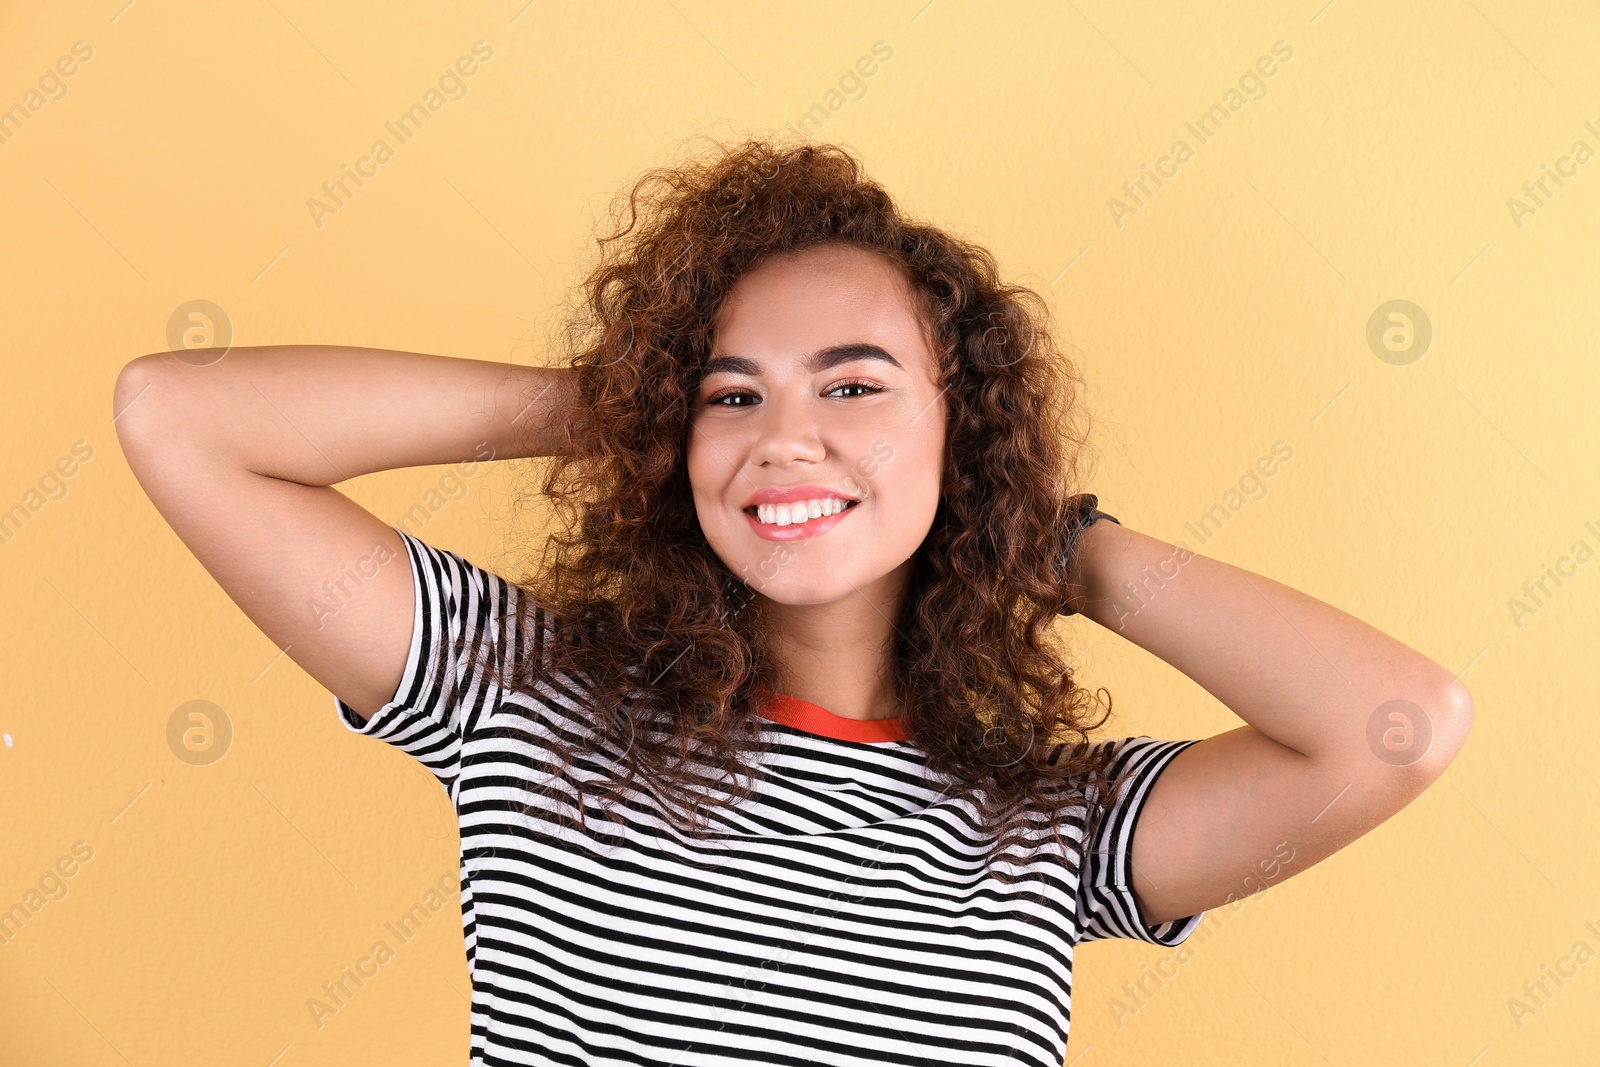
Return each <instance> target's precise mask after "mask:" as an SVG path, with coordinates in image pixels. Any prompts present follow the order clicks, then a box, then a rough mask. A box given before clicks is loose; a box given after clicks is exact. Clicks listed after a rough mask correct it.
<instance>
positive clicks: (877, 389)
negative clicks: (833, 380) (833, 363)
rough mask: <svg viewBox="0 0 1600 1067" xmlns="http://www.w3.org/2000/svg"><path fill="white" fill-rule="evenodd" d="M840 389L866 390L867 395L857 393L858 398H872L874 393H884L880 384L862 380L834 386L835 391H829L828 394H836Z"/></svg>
mask: <svg viewBox="0 0 1600 1067" xmlns="http://www.w3.org/2000/svg"><path fill="white" fill-rule="evenodd" d="M838 389H865V390H866V393H857V394H856V395H857V396H870V395H871V394H873V393H881V392H883V386H881V385H879V384H878V383H876V382H868V381H860V380H858V381H852V382H840V383H839V384H838V385H836V386H834V387H833V389H829V390H828V392H830V393H831V392H834V391H835V390H838Z"/></svg>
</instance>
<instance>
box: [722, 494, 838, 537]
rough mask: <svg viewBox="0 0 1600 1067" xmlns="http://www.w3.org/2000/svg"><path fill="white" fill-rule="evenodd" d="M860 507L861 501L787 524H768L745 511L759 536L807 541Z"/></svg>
mask: <svg viewBox="0 0 1600 1067" xmlns="http://www.w3.org/2000/svg"><path fill="white" fill-rule="evenodd" d="M799 499H801V500H811V499H813V498H812V497H807V496H803V497H800V498H799ZM779 503H782V501H779ZM860 507H861V505H860V503H857V504H856V506H855V507H849V508H845V509H844V510H843V511H836V512H834V513H833V514H832V515H819V516H817V517H816V518H814V519H807V520H806V521H805V522H791V523H790V524H789V525H787V526H768V525H767V524H765V523H763V522H762V521H761V520H760V519H758V518H756V517H755V515H754V514H752V513H751V512H749V511H746V512H745V513H744V517H745V519H746V520H748V521H749V523H750V529H752V530H754V531H755V534H756V536H757V537H761V538H764V539H766V540H768V541H806V540H809V539H811V538H813V537H820V536H821V535H823V534H825V533H827V532H828V531H829V530H831V529H833V528H834V527H835V526H837V525H839V523H841V522H842V521H844V517H845V516H846V515H849V514H850V513H851V512H852V511H855V510H857V509H858V508H860Z"/></svg>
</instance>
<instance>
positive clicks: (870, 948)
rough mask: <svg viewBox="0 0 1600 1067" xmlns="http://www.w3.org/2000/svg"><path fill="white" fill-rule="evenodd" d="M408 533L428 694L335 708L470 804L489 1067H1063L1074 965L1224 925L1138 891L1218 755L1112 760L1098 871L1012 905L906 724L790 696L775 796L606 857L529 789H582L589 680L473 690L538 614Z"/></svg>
mask: <svg viewBox="0 0 1600 1067" xmlns="http://www.w3.org/2000/svg"><path fill="white" fill-rule="evenodd" d="M397 532H399V533H400V536H401V538H402V540H403V541H404V542H405V545H406V549H407V553H408V555H409V557H410V559H411V565H412V573H413V577H414V579H415V589H416V601H415V603H416V622H415V625H414V626H413V629H412V637H411V647H410V652H409V654H408V656H407V659H406V666H405V674H404V676H403V677H402V678H401V680H400V685H399V688H398V689H397V690H396V694H395V698H394V699H393V700H392V701H390V702H389V703H388V704H385V705H384V706H383V707H382V708H380V709H379V710H378V711H377V712H376V713H375V714H373V716H372V717H371V718H370V719H368V720H367V721H366V722H365V723H364V724H363V723H362V722H361V720H360V718H359V717H358V716H356V715H355V714H354V713H353V712H352V711H351V710H350V708H349V707H348V706H346V705H345V704H344V703H343V702H342V701H338V700H337V699H336V700H335V704H336V707H337V709H338V711H339V714H340V718H341V721H342V722H343V723H344V724H345V725H346V726H347V727H348V728H349V729H351V730H352V731H354V732H356V733H360V734H365V735H368V736H371V737H377V738H381V739H382V740H384V741H387V742H389V743H390V744H392V745H394V746H396V747H397V748H399V749H401V750H402V751H404V752H406V753H408V754H410V755H411V756H413V757H415V758H416V759H418V760H420V761H421V762H422V764H423V765H425V766H426V767H427V768H428V769H429V770H430V771H431V772H432V773H433V774H434V775H435V776H436V777H437V778H438V780H439V781H440V783H441V784H442V785H443V786H444V788H445V790H446V791H447V792H448V794H449V796H450V798H451V800H452V802H453V803H454V806H455V811H456V814H457V817H458V820H459V824H460V829H461V909H462V923H463V927H464V931H465V941H466V953H467V963H468V968H469V971H470V973H471V976H472V1042H471V1044H472V1048H471V1063H472V1064H473V1065H483V1067H495V1065H500V1064H545V1063H550V1064H575V1065H576V1064H582V1065H590V1064H596V1065H607V1067H612V1065H623V1064H629V1065H634V1064H651V1065H667V1064H672V1065H676V1067H734V1065H740V1067H743V1065H746V1064H750V1063H763V1064H792V1065H795V1067H803V1065H815V1064H831V1065H839V1067H845V1065H849V1067H860V1065H865V1064H929V1063H932V1064H962V1065H965V1067H974V1065H986V1064H1013V1065H1014V1064H1027V1065H1030V1067H1059V1065H1060V1064H1061V1062H1062V1060H1063V1058H1064V1056H1065V1052H1066V1042H1067V1028H1068V1019H1069V1015H1070V1010H1071V991H1072V953H1073V947H1074V945H1076V944H1079V943H1082V942H1084V941H1091V940H1095V939H1099V938H1111V937H1124V938H1135V939H1138V940H1141V941H1146V942H1150V943H1152V944H1157V945H1168V946H1170V945H1177V944H1180V943H1181V942H1182V941H1184V940H1185V939H1186V938H1187V937H1188V936H1189V934H1190V933H1191V932H1193V931H1194V929H1195V928H1196V926H1198V925H1199V923H1200V921H1201V918H1202V915H1203V914H1204V913H1201V914H1197V915H1193V916H1190V917H1188V918H1185V919H1180V920H1175V921H1173V922H1168V923H1163V924H1161V925H1159V926H1156V927H1149V926H1146V925H1145V924H1144V923H1143V921H1142V919H1141V918H1140V916H1139V914H1138V908H1137V905H1136V903H1135V899H1134V896H1133V892H1132V889H1131V888H1130V885H1131V880H1130V867H1129V853H1130V849H1131V843H1132V839H1133V829H1134V824H1135V822H1136V820H1137V819H1138V816H1139V811H1140V809H1141V807H1142V805H1143V803H1144V799H1145V797H1146V796H1147V795H1148V792H1149V789H1150V786H1151V784H1152V783H1153V782H1154V781H1155V779H1156V776H1157V775H1158V774H1160V773H1161V771H1162V769H1163V768H1165V767H1166V765H1167V764H1168V763H1169V762H1170V761H1171V760H1172V758H1173V757H1174V756H1176V755H1177V754H1178V753H1179V752H1180V751H1182V750H1183V749H1184V748H1186V747H1187V746H1189V745H1192V744H1194V743H1195V741H1193V740H1190V741H1162V740H1154V739H1152V738H1149V737H1145V736H1140V737H1131V738H1123V739H1119V740H1109V741H1101V742H1099V744H1102V745H1111V746H1113V747H1114V750H1115V752H1116V753H1117V756H1116V763H1115V764H1114V765H1113V767H1112V768H1111V770H1112V773H1113V774H1115V773H1117V772H1119V771H1122V770H1124V769H1127V770H1129V771H1130V776H1129V779H1128V782H1127V786H1126V787H1125V788H1124V790H1123V791H1122V793H1120V794H1119V798H1118V801H1117V805H1116V807H1115V809H1114V810H1113V811H1112V813H1111V814H1110V815H1109V816H1108V817H1106V818H1105V819H1104V820H1103V821H1102V822H1101V824H1100V826H1099V827H1098V829H1097V830H1096V833H1095V838H1096V839H1095V841H1094V842H1093V847H1092V848H1090V849H1088V850H1087V851H1085V850H1084V849H1083V848H1082V837H1083V832H1082V830H1081V827H1082V826H1083V822H1082V820H1081V819H1078V820H1066V821H1065V825H1066V829H1065V831H1064V832H1065V833H1066V835H1067V836H1068V838H1069V839H1070V840H1071V842H1072V843H1073V845H1074V847H1070V848H1068V849H1066V850H1062V849H1059V848H1058V849H1056V850H1055V851H1054V852H1049V851H1046V852H1044V853H1041V857H1042V858H1036V859H1035V860H1034V861H1033V862H1031V863H1029V864H1028V865H1027V866H1026V867H1024V868H1022V871H1023V872H1024V873H1026V875H1027V877H1024V878H1020V879H1018V880H1017V881H1016V882H1015V883H1014V884H1012V885H1005V884H1003V883H1001V882H999V881H997V880H995V879H994V878H992V877H991V876H989V875H988V873H987V872H986V871H985V869H984V866H983V863H982V851H983V849H982V847H981V846H982V845H983V842H982V841H980V840H979V839H978V838H977V837H976V836H975V835H974V834H972V833H971V830H972V828H973V826H974V825H975V819H974V818H973V809H972V808H971V807H970V805H968V804H967V803H966V802H965V801H962V800H959V799H952V798H951V797H949V796H947V795H945V794H944V793H943V792H941V791H936V790H935V789H933V788H931V786H930V785H929V784H926V783H925V782H924V780H923V775H922V771H921V769H922V766H923V763H922V759H921V758H920V752H919V750H918V749H916V748H915V747H914V746H913V745H911V744H910V743H909V742H908V741H906V740H904V739H903V736H902V735H901V734H900V732H899V727H898V722H897V720H879V721H871V722H864V721H861V720H854V719H847V718H843V717H840V716H837V715H834V714H832V713H831V712H829V711H827V710H825V709H823V708H821V707H818V706H817V705H815V704H811V703H808V702H805V701H800V700H796V699H794V698H792V697H785V696H780V697H778V698H776V699H775V700H774V701H773V702H772V703H771V704H769V705H768V706H767V708H766V710H765V712H764V716H763V729H765V730H769V731H772V732H773V734H774V735H775V736H774V739H775V740H776V741H778V742H779V744H778V746H777V747H776V748H775V749H774V751H773V753H772V754H770V755H769V756H767V757H764V759H763V762H762V763H761V765H760V770H761V775H760V777H759V779H758V782H757V789H758V794H757V797H756V799H755V800H754V801H753V802H748V803H746V804H744V805H741V806H740V807H738V808H737V809H735V810H734V811H733V812H730V813H728V814H726V815H725V816H724V817H723V820H722V821H721V822H720V823H719V824H718V832H717V833H716V834H715V835H714V837H713V839H711V840H710V841H695V840H694V839H692V838H688V837H686V836H685V835H683V834H681V833H679V832H677V831H676V830H674V829H673V828H672V827H671V826H670V825H669V824H668V823H667V822H666V821H665V820H664V819H658V818H657V817H656V816H655V815H654V814H653V812H652V809H651V808H650V807H649V806H648V805H643V804H639V805H636V804H627V805H623V804H618V805H617V806H616V808H615V810H614V813H613V814H611V815H609V816H607V817H600V816H597V815H596V814H595V813H594V811H593V810H591V813H590V815H589V817H588V826H589V828H590V829H591V830H593V829H595V828H596V827H598V828H600V830H601V832H600V834H599V835H598V836H588V835H587V834H580V833H578V832H577V831H573V830H571V829H570V828H567V827H563V826H559V824H557V823H556V822H555V821H554V820H547V819H545V818H541V812H543V813H548V812H549V811H550V805H551V804H552V803H554V801H552V800H550V799H548V798H547V797H545V796H543V795H542V794H541V793H540V792H538V791H535V790H529V789H527V788H525V787H524V786H522V785H520V784H519V783H521V782H525V781H527V780H528V779H529V778H530V777H534V776H537V780H541V781H542V780H545V776H546V775H548V774H549V773H550V772H551V771H553V770H554V766H555V765H554V763H553V762H551V761H548V749H547V747H546V743H547V741H548V739H549V738H550V737H551V736H552V732H554V731H562V732H565V733H569V734H570V733H572V732H574V731H579V730H582V729H584V726H583V720H582V718H581V716H580V714H579V712H578V711H577V710H576V709H578V708H580V707H582V704H581V702H579V701H577V700H576V699H574V698H572V697H571V696H570V694H571V693H572V690H571V689H570V688H567V685H568V680H567V679H566V676H565V675H557V676H555V678H553V679H551V680H550V681H549V682H548V684H546V683H541V685H540V686H539V687H538V691H537V692H536V693H534V694H523V693H511V692H505V691H503V690H501V689H499V688H498V687H495V686H493V685H492V684H489V683H487V682H486V680H485V679H484V677H483V676H482V673H481V671H480V673H478V674H477V675H469V674H468V673H467V672H466V671H464V670H462V669H461V665H462V664H464V663H466V658H465V657H466V653H467V651H468V649H469V648H470V647H471V646H472V645H473V644H474V643H476V642H479V641H484V642H488V643H489V644H490V645H491V646H492V647H493V649H494V654H495V655H496V656H503V655H505V654H507V653H513V654H514V653H516V652H518V651H520V648H519V644H518V643H519V642H525V641H526V640H527V638H526V636H525V635H523V634H519V633H514V632H511V630H512V627H513V623H512V621H510V620H508V621H507V622H506V623H505V624H504V629H505V631H506V632H503V633H496V632H494V631H495V630H496V629H497V626H496V624H495V623H494V622H493V621H492V620H494V619H496V618H498V617H500V616H501V615H502V614H504V613H505V612H506V611H507V610H508V609H509V608H510V607H511V606H512V605H513V604H514V603H515V601H514V600H513V599H511V598H514V597H517V596H519V595H520V591H519V590H518V589H517V587H516V586H514V585H512V584H511V583H510V582H507V581H505V580H504V579H502V578H500V577H499V576H498V575H495V574H493V573H492V572H489V571H486V570H483V569H482V568H479V567H477V566H475V565H473V564H471V563H469V562H467V561H466V560H465V559H463V558H462V557H461V556H460V555H459V554H457V553H454V552H449V551H445V550H442V549H438V548H435V547H434V546H432V545H429V544H427V543H426V542H423V541H420V540H418V539H416V538H415V537H413V536H411V535H410V534H408V533H406V532H405V531H403V530H397ZM512 705H516V706H517V708H512ZM518 709H520V710H518ZM568 773H572V772H571V771H569V772H568ZM524 809H526V810H524ZM608 819H609V820H611V821H610V823H609V829H610V830H611V832H610V833H607V832H606V829H607V827H608ZM619 821H620V822H621V823H623V824H625V825H626V828H627V832H626V834H624V835H622V836H621V837H618V836H617V834H616V830H617V829H618V828H619V826H618V822H619Z"/></svg>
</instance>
